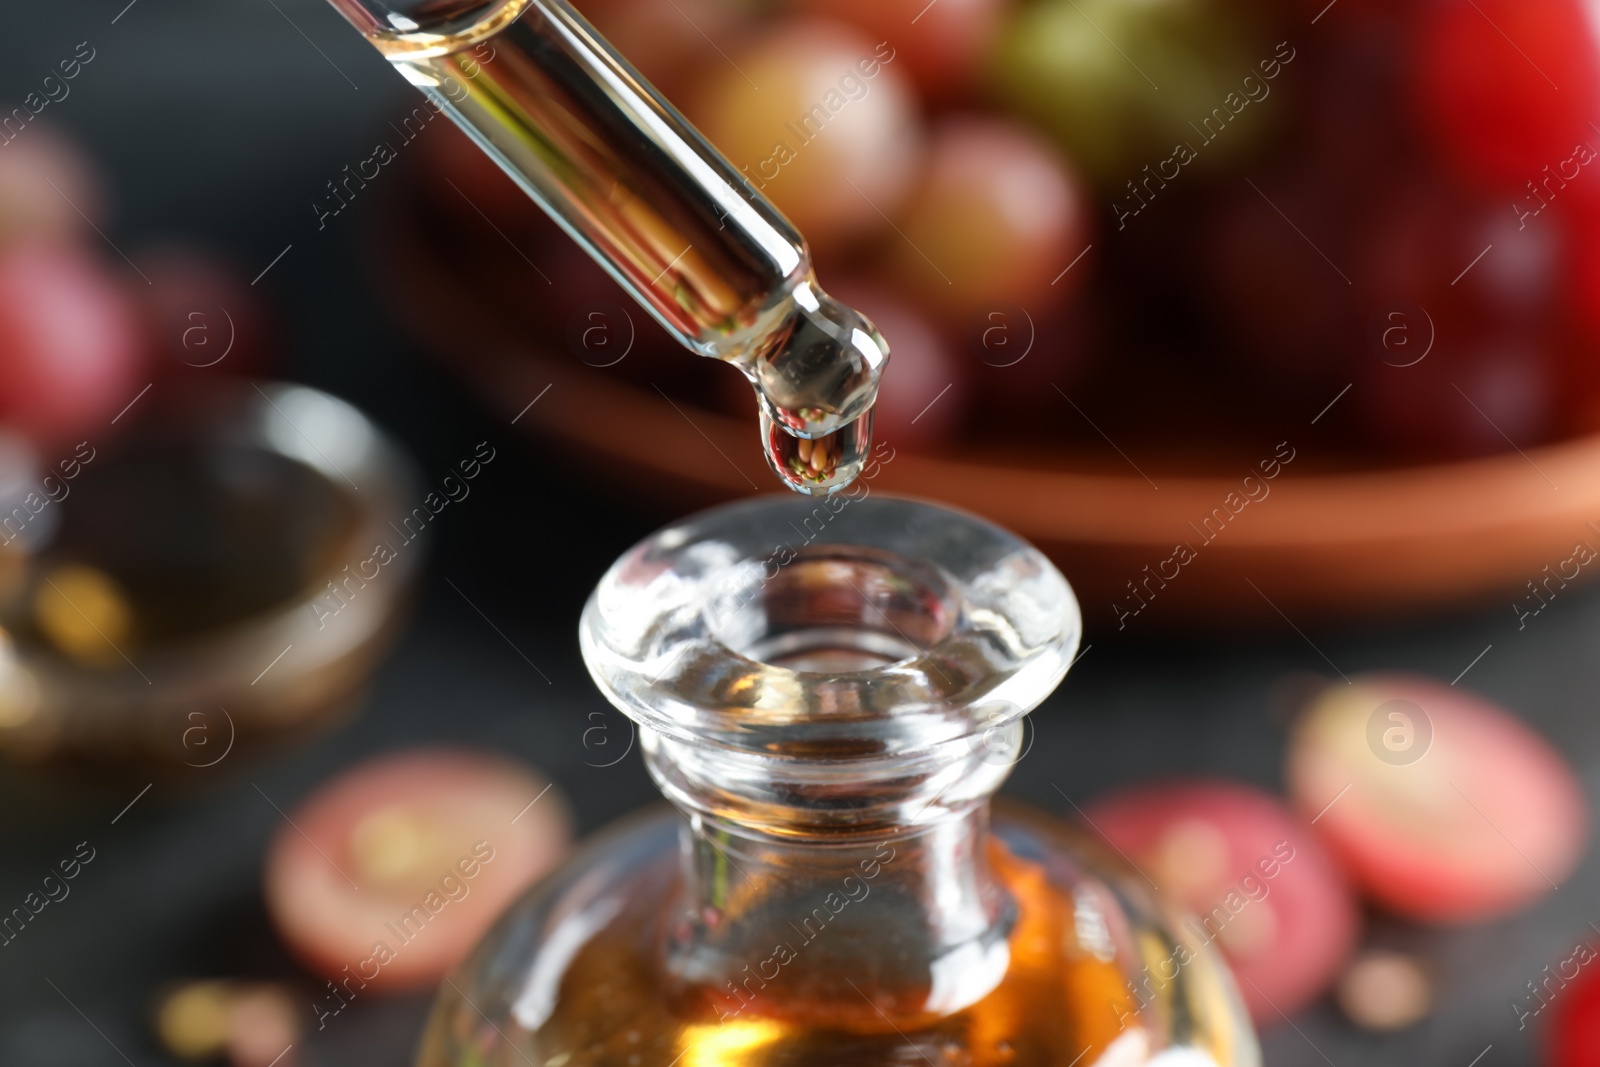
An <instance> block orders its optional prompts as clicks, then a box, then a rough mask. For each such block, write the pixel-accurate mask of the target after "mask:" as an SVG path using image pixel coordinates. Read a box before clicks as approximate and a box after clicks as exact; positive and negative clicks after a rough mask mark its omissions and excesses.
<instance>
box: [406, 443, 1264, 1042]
mask: <svg viewBox="0 0 1600 1067" xmlns="http://www.w3.org/2000/svg"><path fill="white" fill-rule="evenodd" d="M871 473H872V470H871V467H869V468H868V474H869V476H870V474H871ZM865 489H866V486H865V485H864V484H863V485H861V486H860V487H859V489H858V490H852V491H851V492H850V493H848V494H845V495H842V496H837V497H833V498H831V499H830V500H829V501H827V502H825V503H818V502H814V501H805V500H802V499H800V498H782V499H780V498H761V499H756V500H752V501H747V502H743V503H739V504H735V505H731V506H728V507H724V508H720V509H717V510H714V511H710V512H706V513H704V514H701V515H699V516H696V517H693V518H690V519H687V520H684V521H683V522H680V523H678V524H676V525H673V526H670V527H668V528H666V529H665V530H662V531H661V532H659V533H657V534H655V535H654V536H652V537H650V538H648V539H647V540H645V541H644V542H642V543H641V544H639V545H638V546H636V547H635V548H633V549H632V550H631V551H629V552H628V553H627V554H626V555H624V556H623V557H622V558H621V559H620V560H618V561H617V563H616V564H615V565H614V566H613V567H612V568H611V570H610V571H609V572H608V573H607V574H606V576H605V577H604V579H603V580H602V581H601V582H600V585H599V587H598V588H597V589H596V590H595V592H594V594H593V596H592V597H591V598H590V600H589V603H588V606H587V607H586V609H585V611H584V614H583V620H582V624H581V633H580V636H581V643H582V649H583V655H584V659H585V661H586V663H587V664H588V667H589V670H590V673H591V674H592V675H593V677H594V679H595V681H596V683H597V684H598V685H599V687H600V689H601V690H602V692H604V693H605V695H606V696H607V697H608V698H609V699H610V700H611V701H612V703H614V704H615V705H616V706H617V707H618V708H620V709H621V710H622V711H623V712H624V713H626V714H627V715H628V716H629V717H630V718H631V719H632V720H633V721H634V722H635V723H636V724H637V728H638V733H639V740H640V745H641V749H642V751H643V753H644V757H645V760H646V763H647V765H648V766H649V769H650V772H651V774H652V776H653V777H654V778H655V781H656V782H657V784H658V785H659V787H660V788H661V791H662V792H663V793H664V794H665V795H666V797H667V799H668V800H669V801H671V802H672V805H673V806H672V807H663V808H662V809H660V810H658V811H654V812H652V813H649V814H646V815H642V816H639V817H635V818H633V819H630V820H626V821H624V822H623V823H622V824H621V825H618V826H616V827H614V828H613V829H611V830H609V831H607V832H604V833H603V834H601V835H600V836H599V837H598V838H596V839H595V840H594V841H593V842H592V843H590V844H589V845H587V846H586V847H585V848H584V849H583V850H582V851H581V852H580V853H579V854H578V855H577V856H576V857H575V858H574V859H573V860H571V861H570V862H569V864H568V865H567V866H566V867H565V868H563V869H562V870H560V871H558V872H557V873H555V874H554V875H552V876H550V877H549V878H547V879H546V880H545V881H544V882H542V883H541V884H540V885H538V886H536V887H535V888H534V889H532V890H531V891H530V892H529V894H528V895H527V896H526V898H525V899H523V900H522V901H521V902H520V903H519V904H518V905H516V906H515V907H513V908H512V910H511V911H510V912H508V913H507V914H506V915H505V916H503V917H502V919H501V920H500V922H499V923H498V925H497V926H496V927H495V929H494V930H493V931H491V933H490V934H489V936H488V937H487V938H486V939H485V940H484V942H483V943H482V944H481V945H480V946H479V947H478V948H477V949H476V950H475V951H474V953H473V954H472V956H471V957H470V958H469V959H468V960H467V962H466V963H465V964H464V965H463V966H462V967H461V968H460V970H459V971H458V973H457V974H456V975H454V976H453V977H452V978H450V979H449V980H448V981H447V982H446V984H445V985H444V987H443V989H442V992H441V995H440V998H439V1000H438V1002H437V1004H436V1006H435V1008H434V1011H433V1014H432V1016H431V1019H430V1022H429V1025H428V1029H427V1032H426V1034H425V1036H424V1039H423V1046H422V1050H421V1053H420V1058H419V1061H418V1062H419V1064H420V1067H490V1065H493V1067H513V1065H529V1064H531V1065H534V1067H713V1065H735V1064H737V1065H741V1067H768V1065H771V1067H777V1065H784V1067H838V1065H840V1064H908V1065H915V1064H921V1063H926V1064H929V1065H934V1067H944V1065H971V1067H987V1065H1000V1064H1006V1065H1012V1067H1047V1065H1048V1067H1089V1065H1092V1064H1100V1065H1112V1064H1116V1065H1131V1064H1145V1063H1160V1064H1164V1065H1168V1067H1180V1065H1182V1067H1200V1065H1217V1067H1245V1065H1255V1064H1258V1063H1259V1054H1258V1051H1257V1048H1256V1044H1255V1039H1254V1037H1253V1034H1252V1032H1251V1030H1250V1027H1249V1024H1248V1022H1247V1021H1246V1018H1245V1016H1244V1014H1243V1011H1242V1009H1241V1007H1240V1004H1239V1001H1238V997H1237V994H1236V993H1235V991H1234V989H1233V984H1232V979H1231V978H1230V976H1229V975H1228V973H1227V971H1226V968H1225V966H1224V965H1223V964H1222V962H1221V961H1220V959H1219V958H1218V957H1217V956H1216V955H1214V954H1213V952H1212V951H1211V950H1209V949H1206V948H1203V947H1201V946H1200V945H1198V944H1196V943H1195V941H1194V939H1193V938H1192V936H1191V935H1190V934H1189V933H1187V932H1186V930H1185V928H1184V927H1182V926H1181V925H1180V924H1179V922H1178V920H1177V918H1176V917H1174V916H1172V915H1170V914H1169V913H1168V911H1167V910H1166V908H1165V907H1164V905H1163V904H1162V902H1161V901H1159V900H1157V899H1154V894H1153V893H1152V892H1151V891H1150V887H1149V886H1148V885H1147V884H1146V883H1145V882H1144V881H1143V880H1142V879H1141V878H1140V877H1138V876H1137V875H1136V874H1133V873H1132V872H1130V871H1129V870H1128V869H1126V868H1125V867H1124V866H1123V865H1121V864H1120V863H1118V862H1115V861H1113V860H1111V859H1109V858H1108V857H1107V856H1106V855H1105V854H1103V853H1102V852H1101V850H1100V849H1099V848H1097V847H1096V846H1095V845H1094V844H1093V842H1091V841H1090V840H1088V839H1087V838H1086V837H1085V836H1084V835H1081V834H1080V833H1078V832H1077V831H1075V830H1073V829H1071V828H1069V827H1067V826H1064V825H1062V824H1060V823H1057V822H1055V821H1054V820H1052V819H1050V818H1047V817H1045V816H1043V815H1041V814H1039V813H1036V812H1031V811H1028V810H1026V809H1024V808H1021V807H1019V806H1015V805H1012V804H994V805H991V798H992V796H993V794H994V792H995V791H996V789H997V788H998V787H999V786H1000V784H1001V782H1002V781H1003V780H1004V779H1005V777H1006V776H1007V774H1008V773H1009V771H1010V768H1011V766H1012V764H1013V762H1014V761H1015V759H1016V758H1017V756H1018V742H1019V740H1020V738H1021V737H1022V727H1023V723H1022V718H1023V716H1024V715H1026V714H1027V712H1028V711H1030V710H1031V709H1033V708H1034V707H1035V706H1037V705H1038V703H1039V702H1040V701H1041V700H1043V699H1044V697H1045V696H1046V695H1048V694H1049V693H1050V691H1051V690H1052V689H1054V688H1055V686H1056V685H1057V684H1058V683H1059V682H1060V680H1061V678H1062V677H1063V676H1064V675H1065V673H1066V670H1067V668H1068V666H1069V664H1070V662H1071V660H1072V657H1073V655H1074V652H1075V649H1076V647H1077V643H1078V638H1079V630H1080V621H1079V614H1078V607H1077V602H1076V599H1075V598H1074V597H1073V594H1072V591H1071V589H1070V587H1069V586H1068V585H1067V582H1066V580H1065V579H1064V578H1063V577H1062V576H1061V574H1060V573H1059V572H1058V571H1057V570H1056V568H1055V567H1054V566H1053V565H1052V564H1051V563H1050V562H1049V561H1048V560H1047V559H1045V557H1044V556H1043V555H1041V554H1040V553H1039V552H1038V551H1037V550H1035V549H1033V548H1032V547H1031V546H1029V545H1027V544H1026V543H1024V542H1022V541H1021V540H1019V539H1017V538H1016V537H1014V536H1013V535H1011V534H1009V533H1007V532H1006V531H1004V530H1001V529H999V528H998V527H995V526H993V525H991V524H989V523H987V522H985V521H983V520H980V519H977V518H975V517H973V516H970V515H967V514H964V513H960V512H955V511H951V510H947V509H945V508H941V507H936V506H933V505H929V504H922V503H917V502H913V501H908V500H901V499H893V498H885V497H882V496H870V497H869V496H868V495H867V494H866V493H865V492H864V491H863V490H865Z"/></svg>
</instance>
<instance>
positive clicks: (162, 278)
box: [134, 246, 278, 376]
mask: <svg viewBox="0 0 1600 1067" xmlns="http://www.w3.org/2000/svg"><path fill="white" fill-rule="evenodd" d="M139 264H140V269H141V270H143V271H144V272H145V274H146V275H148V276H149V278H150V281H151V284H150V285H148V286H142V287H139V288H137V289H136V290H135V291H134V293H135V296H137V297H138V298H140V300H141V302H142V303H143V305H144V315H145V323H146V331H147V334H148V337H149V348H150V349H151V350H152V352H153V354H154V356H155V359H154V363H155V368H156V370H157V371H158V372H171V371H174V370H181V369H182V368H184V367H195V368H202V369H208V370H209V369H211V368H215V369H216V371H217V372H219V373H228V374H247V375H252V376H263V375H266V374H269V373H270V372H271V370H272V368H273V366H274V365H275V364H276V363H277V356H278V351H277V341H278V339H277V337H276V336H275V335H274V331H273V324H272V322H271V318H270V316H269V315H268V313H267V310H266V308H265V307H263V306H262V301H261V298H260V297H259V296H258V295H257V290H255V289H252V288H251V287H250V282H249V279H248V278H245V277H244V276H243V275H242V274H240V273H239V272H238V271H237V270H236V269H234V268H233V266H232V265H230V264H228V263H224V262H221V261H220V260H218V259H217V258H216V257H215V256H214V255H212V254H211V253H209V252H207V251H205V250H203V249H199V248H186V247H182V246H170V247H166V248H160V249H154V250H150V251H145V252H141V253H139Z"/></svg>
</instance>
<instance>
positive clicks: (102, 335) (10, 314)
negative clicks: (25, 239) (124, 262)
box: [0, 243, 142, 441]
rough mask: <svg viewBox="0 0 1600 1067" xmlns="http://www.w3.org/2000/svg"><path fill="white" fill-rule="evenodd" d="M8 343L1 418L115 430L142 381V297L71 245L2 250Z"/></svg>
mask: <svg viewBox="0 0 1600 1067" xmlns="http://www.w3.org/2000/svg"><path fill="white" fill-rule="evenodd" d="M0 353H4V357H5V358H4V359H3V360H0V419H3V420H4V421H6V422H7V423H9V424H10V425H12V426H14V427H17V428H19V429H21V430H22V431H24V432H25V433H27V434H29V435H31V436H33V437H35V438H36V439H40V440H44V441H57V440H60V439H62V438H65V437H68V436H71V435H74V434H81V433H85V432H88V430H89V428H90V427H91V426H93V428H94V430H95V432H97V433H105V432H108V431H109V429H110V425H109V424H110V420H111V419H112V418H113V417H114V416H115V415H116V414H117V412H118V410H119V409H120V408H122V407H123V406H124V405H125V404H127V403H129V402H130V401H131V400H133V398H134V396H135V394H137V393H138V391H139V389H140V388H141V386H142V383H139V384H136V381H137V375H138V374H139V372H140V367H139V353H140V335H139V323H138V316H137V314H136V312H135V310H134V307H133V304H132V302H131V301H130V300H129V298H128V297H127V295H126V294H125V293H124V292H123V290H122V288H121V286H119V285H118V284H117V282H116V281H115V280H113V279H112V278H111V277H110V275H108V274H107V272H106V270H105V268H104V267H102V266H101V264H100V263H99V262H98V261H97V260H96V259H94V258H93V257H92V256H90V255H89V254H88V253H86V252H82V251H79V250H77V249H75V248H71V247H68V246H64V245H48V244H38V243H29V244H23V245H17V246H14V247H12V248H9V249H5V250H3V251H0ZM101 420H104V424H103V425H102V424H101Z"/></svg>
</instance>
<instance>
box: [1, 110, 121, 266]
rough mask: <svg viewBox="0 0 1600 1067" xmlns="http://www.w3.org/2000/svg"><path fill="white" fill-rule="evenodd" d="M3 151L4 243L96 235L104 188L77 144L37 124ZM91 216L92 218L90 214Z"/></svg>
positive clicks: (102, 210)
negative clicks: (95, 224)
mask: <svg viewBox="0 0 1600 1067" xmlns="http://www.w3.org/2000/svg"><path fill="white" fill-rule="evenodd" d="M3 147H4V151H0V245H6V244H14V243H18V242H22V241H30V240H75V239H77V238H79V237H82V236H84V235H85V234H93V232H94V231H93V228H92V227H91V225H90V224H89V221H88V219H94V218H100V217H101V216H102V214H103V213H104V211H105V190H104V188H103V187H102V186H101V183H100V178H99V175H98V174H96V173H95V168H94V165H93V163H91V162H90V160H89V158H88V156H87V155H85V154H84V152H83V151H82V149H80V148H79V147H78V146H77V144H76V143H75V142H73V141H71V140H69V139H68V138H67V137H66V136H65V135H63V134H60V133H57V132H56V131H55V130H54V129H52V128H51V127H50V126H48V125H40V124H38V123H34V124H32V125H30V126H29V127H28V129H27V136H26V137H17V138H16V139H15V140H12V141H8V142H6V143H5V145H4V146H3ZM85 216H87V217H88V218H85Z"/></svg>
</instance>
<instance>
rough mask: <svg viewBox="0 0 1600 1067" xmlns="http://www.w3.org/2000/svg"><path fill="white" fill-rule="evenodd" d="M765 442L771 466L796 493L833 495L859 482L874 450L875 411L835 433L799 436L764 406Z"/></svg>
mask: <svg viewBox="0 0 1600 1067" xmlns="http://www.w3.org/2000/svg"><path fill="white" fill-rule="evenodd" d="M761 442H762V450H763V451H764V452H765V453H766V456H767V464H768V465H769V466H770V467H771V468H772V469H773V471H774V472H775V473H776V474H777V475H778V477H779V478H780V479H782V481H783V483H784V484H785V485H787V486H788V487H789V488H790V489H793V490H795V491H796V492H800V493H804V494H806V495H807V496H831V495H833V494H834V493H837V492H838V491H839V490H841V489H843V488H845V487H846V486H848V485H849V484H850V483H851V482H853V481H855V479H856V475H858V474H860V473H861V468H862V467H863V466H865V465H866V462H867V457H868V455H869V454H870V453H871V451H872V409H871V408H868V409H867V411H866V413H865V414H863V415H861V416H859V417H857V418H856V419H854V420H853V421H851V422H848V423H846V424H845V425H843V426H841V427H840V428H839V429H837V430H835V431H834V432H832V433H828V434H823V435H821V436H820V437H796V436H794V435H793V434H792V433H790V432H789V431H788V430H786V429H784V428H783V427H782V426H779V425H778V424H777V423H775V422H773V420H772V419H771V418H770V417H769V416H768V414H767V408H766V405H764V404H763V405H762V407H761Z"/></svg>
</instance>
